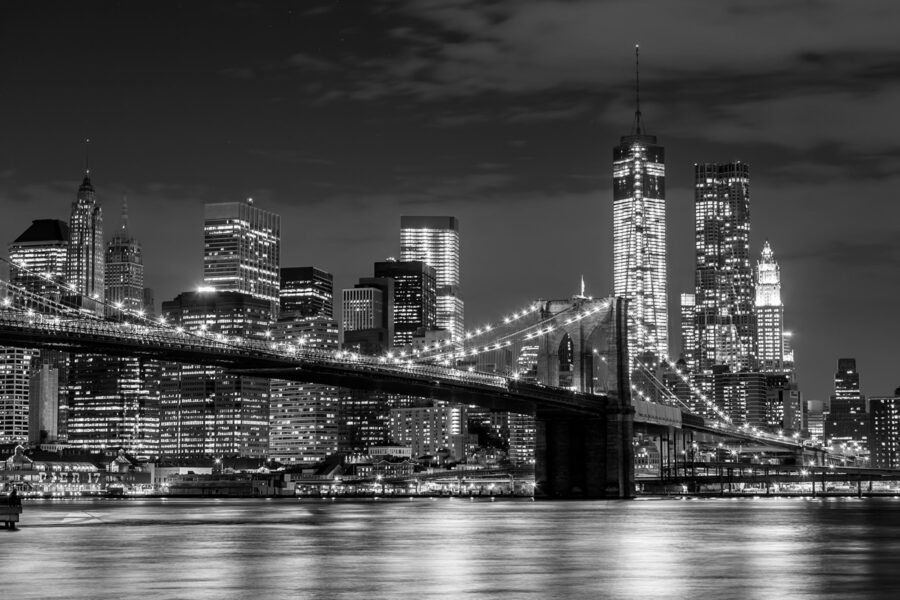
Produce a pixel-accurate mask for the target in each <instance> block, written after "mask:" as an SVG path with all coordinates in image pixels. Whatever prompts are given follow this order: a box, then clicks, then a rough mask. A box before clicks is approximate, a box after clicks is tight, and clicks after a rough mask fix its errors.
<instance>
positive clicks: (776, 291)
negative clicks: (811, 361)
mask: <svg viewBox="0 0 900 600" xmlns="http://www.w3.org/2000/svg"><path fill="white" fill-rule="evenodd" d="M755 304H756V343H757V360H758V361H759V368H760V370H761V371H763V372H764V373H783V372H784V371H785V368H784V305H783V304H782V303H781V271H780V269H779V268H778V263H777V262H775V257H774V253H773V252H772V247H771V246H769V240H766V243H765V244H764V245H763V249H762V259H761V260H760V261H759V262H758V263H757V264H756V303H755Z"/></svg>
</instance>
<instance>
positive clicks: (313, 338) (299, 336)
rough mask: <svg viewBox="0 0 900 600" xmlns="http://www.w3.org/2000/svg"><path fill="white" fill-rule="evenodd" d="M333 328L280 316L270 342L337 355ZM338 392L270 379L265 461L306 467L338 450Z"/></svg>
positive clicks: (316, 319) (318, 319) (317, 320)
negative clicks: (266, 456) (335, 353)
mask: <svg viewBox="0 0 900 600" xmlns="http://www.w3.org/2000/svg"><path fill="white" fill-rule="evenodd" d="M338 334H339V331H338V324H337V322H336V321H334V320H333V319H331V318H330V317H327V316H324V315H319V316H313V317H307V316H304V314H303V313H302V312H299V311H292V312H282V313H281V316H280V317H279V319H278V322H277V323H276V324H275V326H274V327H273V329H272V339H273V340H274V341H277V342H290V343H293V344H297V345H299V346H301V347H302V348H304V349H307V350H320V351H323V352H329V353H330V352H334V351H336V350H338V348H339V343H338V337H339V335H338ZM339 399H340V390H339V388H337V387H334V386H329V385H318V384H311V383H305V382H298V381H287V380H283V379H273V380H272V381H271V399H270V401H269V458H272V459H275V460H277V461H279V462H282V463H285V464H312V463H317V462H319V461H321V460H324V459H325V458H326V457H328V456H331V455H332V454H335V453H336V452H337V451H338V408H339V407H338V402H339Z"/></svg>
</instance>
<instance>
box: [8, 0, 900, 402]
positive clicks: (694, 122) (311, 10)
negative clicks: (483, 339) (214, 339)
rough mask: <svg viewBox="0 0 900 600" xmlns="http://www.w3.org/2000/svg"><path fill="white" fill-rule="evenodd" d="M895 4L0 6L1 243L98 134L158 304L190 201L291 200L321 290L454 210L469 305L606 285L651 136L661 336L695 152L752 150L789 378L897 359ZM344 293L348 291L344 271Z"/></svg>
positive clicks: (475, 313) (688, 267) (899, 207)
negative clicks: (775, 269) (627, 168)
mask: <svg viewBox="0 0 900 600" xmlns="http://www.w3.org/2000/svg"><path fill="white" fill-rule="evenodd" d="M898 24H900V3H897V2H894V1H882V2H839V1H833V2H826V1H805V2H803V1H795V2H784V1H765V0H747V1H734V0H716V1H708V2H671V1H664V0H659V1H656V2H650V1H646V2H645V1H634V0H629V1H593V2H578V1H573V0H568V1H561V0H560V1H544V2H526V1H523V0H508V1H493V2H487V1H485V2H480V1H463V0H415V1H414V2H374V1H363V0H359V1H357V2H326V3H315V2H294V3H283V2H266V3H262V2H234V3H227V2H219V3H215V4H213V3H212V2H183V3H170V2H104V3H96V2H94V3H91V2H61V3H47V2H14V1H5V2H3V4H2V5H0V139H2V142H0V208H2V213H0V214H2V218H0V242H2V244H3V245H4V246H5V245H6V244H8V243H9V242H11V241H13V240H14V239H15V238H16V237H17V236H18V235H19V234H21V233H22V232H23V231H24V230H25V229H26V228H27V227H28V225H29V224H30V222H31V220H32V219H37V218H59V219H66V220H68V217H69V211H70V204H71V202H72V200H73V199H74V198H75V192H76V190H77V187H78V184H79V182H80V179H81V176H82V172H83V169H84V143H83V140H84V139H85V138H86V137H90V138H91V140H92V143H91V150H90V163H91V175H92V180H93V182H94V185H95V187H96V189H97V193H98V197H99V198H100V201H101V202H102V204H103V207H104V218H105V227H106V231H107V234H108V235H109V234H111V232H112V230H113V229H114V228H116V227H118V226H119V225H120V216H119V213H120V206H121V200H122V197H123V195H126V194H127V196H128V204H129V209H130V222H131V230H132V232H133V233H134V234H135V236H136V237H137V238H138V239H139V240H140V241H141V242H142V243H143V245H144V260H145V264H146V279H147V285H148V286H150V287H152V288H154V290H155V294H156V300H157V306H158V305H159V302H160V301H162V300H168V299H171V298H172V297H174V296H175V295H176V294H177V293H179V292H181V291H184V290H189V289H194V288H195V287H196V286H197V285H198V284H199V283H200V282H201V279H202V254H203V243H202V227H203V204H204V203H205V202H223V201H236V200H241V199H243V198H246V197H248V196H252V197H253V198H254V201H255V202H256V204H257V205H258V206H259V207H261V208H264V209H267V210H272V211H274V212H277V213H279V214H280V215H281V216H282V240H283V248H282V257H281V262H282V265H283V266H303V265H316V266H318V267H321V268H324V269H327V270H329V271H331V272H333V273H334V275H335V289H336V290H340V289H341V288H344V287H350V286H352V284H353V283H355V282H356V280H357V278H359V277H361V276H371V275H372V263H373V262H374V261H376V260H382V259H384V258H385V257H387V256H398V255H399V250H400V249H399V231H400V216H401V215H404V214H406V215H414V214H434V215H454V216H456V217H458V218H459V220H460V229H461V245H462V265H461V268H462V293H463V296H464V298H465V301H466V316H467V323H468V324H469V325H470V326H475V325H477V324H479V323H482V322H485V321H488V320H494V319H495V318H497V317H498V316H502V314H504V312H511V311H512V310H513V309H515V308H518V307H520V306H522V305H524V304H526V303H527V302H528V301H529V300H532V299H534V298H538V297H541V298H545V299H550V298H562V297H567V296H571V295H572V294H574V293H576V292H578V290H579V285H580V278H581V276H582V275H584V278H585V281H586V283H587V292H588V293H589V294H592V295H595V296H603V295H609V294H611V293H612V242H611V238H612V191H611V169H612V148H613V146H615V145H616V144H617V143H618V140H619V136H621V135H626V134H628V133H630V131H631V125H632V119H633V111H634V107H633V81H634V74H633V68H634V65H633V52H634V44H635V43H640V46H641V79H642V110H643V116H644V119H643V122H644V124H645V127H646V130H647V131H648V132H649V133H651V134H655V135H657V136H658V137H659V141H660V143H661V144H662V145H664V146H665V148H666V153H667V160H666V163H667V164H666V168H667V179H668V181H667V187H668V191H667V200H668V228H669V229H668V232H669V295H670V307H671V308H670V313H671V314H670V318H671V319H670V320H671V326H672V329H673V336H672V351H673V353H675V355H677V353H678V351H679V350H680V341H679V336H678V334H677V331H678V320H677V315H678V301H679V294H680V293H681V292H683V291H692V289H693V243H694V242H693V191H692V189H691V186H692V178H693V167H692V166H693V163H695V162H727V161H731V160H742V161H745V162H748V163H749V164H750V167H751V213H752V229H751V244H752V252H753V257H754V262H755V260H756V259H757V258H758V256H759V251H760V250H761V248H762V244H763V241H764V239H766V238H768V239H769V241H770V243H771V244H772V247H773V249H774V251H775V255H776V259H777V260H778V261H779V263H780V265H781V269H782V283H783V288H782V290H783V298H784V301H785V305H786V328H787V329H789V330H791V331H793V332H794V339H795V351H796V357H797V367H798V377H799V383H800V386H801V389H802V390H803V391H804V393H805V396H806V398H807V399H824V398H826V397H827V395H829V394H830V393H831V388H832V386H833V374H834V371H835V368H836V362H837V359H838V357H845V356H851V357H856V358H857V360H858V366H859V371H860V373H861V381H862V386H863V392H864V393H866V394H870V395H888V394H891V393H892V392H893V390H894V388H895V387H897V386H898V385H900V373H898V372H897V360H896V350H895V348H896V346H897V340H898V339H900V336H898V333H900V332H898V329H900V325H898V324H900V317H898V314H897V303H898V298H900V283H898V277H897V273H898V265H900V236H898V217H900V203H898V198H897V190H898V189H900V172H898V171H900V170H898V156H900V121H898V117H897V110H898V107H900V35H898ZM338 294H339V291H338Z"/></svg>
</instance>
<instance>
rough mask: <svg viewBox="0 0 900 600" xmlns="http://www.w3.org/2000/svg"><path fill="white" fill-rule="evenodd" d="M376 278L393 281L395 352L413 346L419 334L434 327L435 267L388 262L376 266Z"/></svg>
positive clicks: (412, 263) (420, 262)
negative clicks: (417, 332) (387, 278)
mask: <svg viewBox="0 0 900 600" xmlns="http://www.w3.org/2000/svg"><path fill="white" fill-rule="evenodd" d="M375 277H389V278H391V279H393V280H394V341H393V346H394V347H395V348H398V349H402V348H404V347H406V346H409V345H411V344H412V338H413V335H415V333H416V331H417V330H419V329H433V328H434V327H435V325H436V323H437V319H436V299H435V275H434V269H433V268H432V267H430V266H428V265H427V264H425V263H424V262H422V261H406V262H403V261H400V262H398V261H395V260H387V261H384V262H377V263H375Z"/></svg>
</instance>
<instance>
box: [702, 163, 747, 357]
mask: <svg viewBox="0 0 900 600" xmlns="http://www.w3.org/2000/svg"><path fill="white" fill-rule="evenodd" d="M694 199H695V231H694V233H695V250H696V277H695V290H694V292H695V303H696V307H695V323H696V325H695V327H696V343H697V346H696V347H697V350H696V360H697V368H698V369H699V370H704V371H708V370H709V369H711V368H712V366H713V365H720V364H724V365H728V366H729V367H731V369H732V370H733V371H738V370H742V369H751V368H754V367H755V356H754V355H755V345H756V344H755V334H756V326H755V319H754V315H755V312H754V297H753V269H752V267H751V266H750V167H749V166H748V165H747V164H745V163H741V162H733V163H726V164H713V163H706V164H695V165H694Z"/></svg>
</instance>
